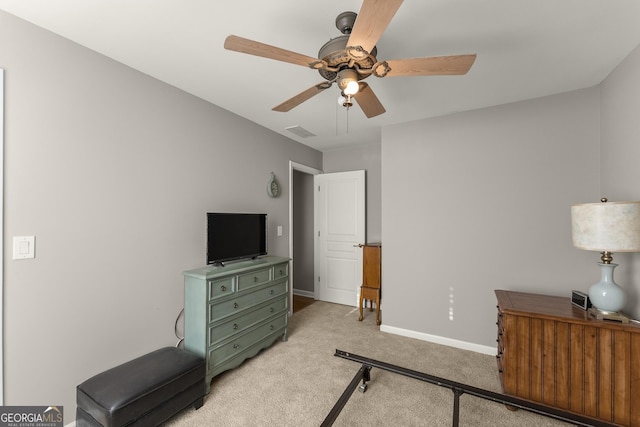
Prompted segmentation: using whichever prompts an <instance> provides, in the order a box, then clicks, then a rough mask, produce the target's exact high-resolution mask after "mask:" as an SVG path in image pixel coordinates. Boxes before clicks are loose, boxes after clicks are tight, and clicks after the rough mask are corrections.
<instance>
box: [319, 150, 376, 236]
mask: <svg viewBox="0 0 640 427" xmlns="http://www.w3.org/2000/svg"><path fill="white" fill-rule="evenodd" d="M380 147H381V146H380V141H372V142H371V143H370V144H367V145H363V146H359V147H350V148H343V149H336V150H331V151H325V152H324V153H323V155H322V167H323V170H324V172H325V173H329V172H347V171H353V170H364V171H366V173H365V176H366V186H367V192H366V194H367V242H368V243H373V242H380V241H381V240H382V230H381V224H382V217H381V213H382V199H381V182H382V165H381V159H380V154H381V151H380Z"/></svg>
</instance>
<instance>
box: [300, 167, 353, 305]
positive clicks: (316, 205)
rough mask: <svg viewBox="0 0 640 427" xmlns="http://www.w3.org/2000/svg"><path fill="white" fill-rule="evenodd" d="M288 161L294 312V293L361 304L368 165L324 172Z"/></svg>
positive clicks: (301, 295) (331, 300) (343, 302)
mask: <svg viewBox="0 0 640 427" xmlns="http://www.w3.org/2000/svg"><path fill="white" fill-rule="evenodd" d="M289 164H290V167H289V183H290V189H291V191H290V192H289V197H290V199H289V254H290V255H289V256H290V258H291V259H292V261H291V271H290V277H291V288H292V289H291V293H290V296H291V298H290V305H289V307H290V308H291V310H290V314H293V308H294V304H295V303H296V301H295V300H294V298H293V295H294V294H295V295H296V296H297V297H307V298H313V299H314V300H322V301H328V302H333V303H338V304H346V305H353V306H357V305H358V292H359V289H360V284H361V282H362V251H361V250H360V248H359V245H360V244H362V243H365V231H366V230H365V228H366V226H365V222H366V212H365V211H366V203H365V199H366V189H365V171H364V170H360V171H350V172H337V173H330V174H324V173H323V172H322V171H320V170H318V169H315V168H310V167H308V166H305V165H301V164H297V163H295V162H289ZM321 188H322V191H320V189H321ZM316 233H317V234H316ZM298 301H300V299H298Z"/></svg>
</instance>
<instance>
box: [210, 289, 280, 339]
mask: <svg viewBox="0 0 640 427" xmlns="http://www.w3.org/2000/svg"><path fill="white" fill-rule="evenodd" d="M286 309H287V299H286V298H280V299H277V300H274V301H272V302H271V303H270V304H268V305H266V306H263V307H260V308H258V309H256V310H254V311H251V312H249V313H247V314H246V315H243V316H240V317H236V318H234V319H231V320H229V321H226V322H224V323H219V324H215V325H210V326H209V345H213V344H215V343H217V342H220V341H222V340H224V339H226V338H228V337H230V336H231V335H233V334H237V333H241V332H242V331H244V330H245V329H247V328H250V327H251V326H253V325H255V324H256V323H259V322H260V321H262V320H264V319H266V318H268V317H269V316H272V315H274V314H276V313H279V312H282V311H284V310H286Z"/></svg>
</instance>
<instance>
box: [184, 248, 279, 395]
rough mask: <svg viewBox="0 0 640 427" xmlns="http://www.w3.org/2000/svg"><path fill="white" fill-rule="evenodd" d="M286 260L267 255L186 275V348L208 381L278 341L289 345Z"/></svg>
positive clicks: (190, 272)
mask: <svg viewBox="0 0 640 427" xmlns="http://www.w3.org/2000/svg"><path fill="white" fill-rule="evenodd" d="M288 302H289V259H288V258H282V257H275V256H267V257H262V258H258V259H255V260H248V261H240V262H236V263H231V264H229V265H227V266H209V267H205V268H200V269H197V270H190V271H186V272H185V273H184V319H185V323H184V348H185V349H187V350H189V351H191V352H193V353H196V354H199V355H200V356H202V357H203V358H204V359H206V362H207V370H206V378H205V384H206V392H207V393H209V389H210V385H211V379H212V378H213V377H214V376H216V375H218V374H219V373H221V372H223V371H226V370H227V369H232V368H235V367H236V366H238V365H240V364H241V363H242V362H243V361H244V360H245V359H247V358H249V357H253V356H255V355H256V354H258V352H259V351H260V350H262V349H263V348H266V347H268V346H270V345H271V344H273V342H274V341H275V340H276V339H278V338H279V337H282V340H283V341H286V340H287V320H288V306H289V305H288Z"/></svg>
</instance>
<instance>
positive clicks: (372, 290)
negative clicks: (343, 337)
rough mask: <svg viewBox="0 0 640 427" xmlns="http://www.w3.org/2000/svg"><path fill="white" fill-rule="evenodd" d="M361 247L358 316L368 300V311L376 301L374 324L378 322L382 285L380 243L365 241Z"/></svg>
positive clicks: (360, 318)
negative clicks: (360, 283) (360, 282)
mask: <svg viewBox="0 0 640 427" xmlns="http://www.w3.org/2000/svg"><path fill="white" fill-rule="evenodd" d="M360 247H362V286H360V305H359V308H360V317H358V320H360V321H362V319H363V314H362V310H363V308H364V306H365V305H366V301H369V311H373V303H374V301H375V303H376V325H379V324H380V297H381V289H380V288H381V285H382V274H381V268H382V267H381V266H382V244H380V243H367V244H364V245H360Z"/></svg>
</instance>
